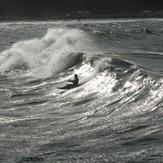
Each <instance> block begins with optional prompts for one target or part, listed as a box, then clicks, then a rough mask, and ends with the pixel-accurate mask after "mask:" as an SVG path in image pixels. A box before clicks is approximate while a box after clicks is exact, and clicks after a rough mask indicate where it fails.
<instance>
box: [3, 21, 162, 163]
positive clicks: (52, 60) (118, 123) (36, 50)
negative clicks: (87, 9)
mask: <svg viewBox="0 0 163 163" xmlns="http://www.w3.org/2000/svg"><path fill="white" fill-rule="evenodd" d="M0 38H1V40H0V50H1V52H0V131H1V132H0V162H2V163H13V162H15V163H26V162H30V163H35V162H40V163H41V162H48V163H51V162H56V163H57V162H67V163H71V162H81V163H82V162H86V163H96V162H99V163H104V162H107V163H108V162H128V163H131V162H139V163H140V162H143V163H146V162H163V130H162V127H163V123H162V122H163V118H162V116H163V77H162V76H163V21H162V20H160V19H149V20H134V19H133V20H132V19H131V20H130V19H126V20H85V21H58V22H12V23H10V22H9V23H0ZM74 74H78V75H79V79H80V84H79V86H78V87H76V88H74V89H70V90H61V89H58V87H60V86H64V85H66V84H67V81H68V80H69V79H72V78H73V75H74Z"/></svg>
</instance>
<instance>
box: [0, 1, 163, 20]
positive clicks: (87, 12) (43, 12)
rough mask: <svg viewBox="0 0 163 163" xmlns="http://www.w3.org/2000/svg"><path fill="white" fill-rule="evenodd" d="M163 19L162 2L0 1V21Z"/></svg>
mask: <svg viewBox="0 0 163 163" xmlns="http://www.w3.org/2000/svg"><path fill="white" fill-rule="evenodd" d="M107 17H108V18H111V17H113V18H115V17H117V18H118V17H163V0H0V20H1V21H5V20H53V19H80V18H107Z"/></svg>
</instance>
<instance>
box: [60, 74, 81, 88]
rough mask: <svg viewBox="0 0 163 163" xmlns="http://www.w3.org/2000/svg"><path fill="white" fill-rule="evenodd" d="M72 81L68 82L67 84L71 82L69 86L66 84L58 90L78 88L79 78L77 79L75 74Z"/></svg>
mask: <svg viewBox="0 0 163 163" xmlns="http://www.w3.org/2000/svg"><path fill="white" fill-rule="evenodd" d="M74 78H75V79H74V80H68V82H72V83H71V84H67V85H66V86H64V87H59V89H72V88H75V87H77V86H78V84H79V78H78V75H77V74H75V75H74Z"/></svg>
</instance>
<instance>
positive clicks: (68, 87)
mask: <svg viewBox="0 0 163 163" xmlns="http://www.w3.org/2000/svg"><path fill="white" fill-rule="evenodd" d="M79 86H80V85H73V84H68V85H66V86H63V87H58V89H67V90H68V89H73V88H76V87H79Z"/></svg>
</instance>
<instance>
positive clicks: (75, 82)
mask: <svg viewBox="0 0 163 163" xmlns="http://www.w3.org/2000/svg"><path fill="white" fill-rule="evenodd" d="M74 78H75V79H74V80H68V82H72V83H73V84H72V85H73V86H77V85H78V83H79V78H78V75H77V74H75V75H74Z"/></svg>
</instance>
